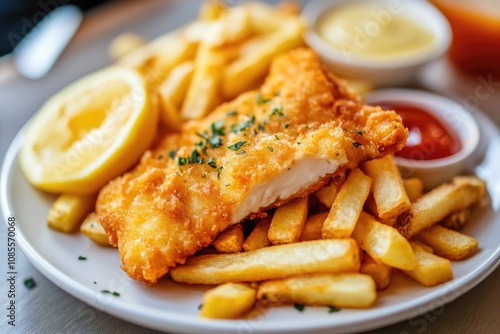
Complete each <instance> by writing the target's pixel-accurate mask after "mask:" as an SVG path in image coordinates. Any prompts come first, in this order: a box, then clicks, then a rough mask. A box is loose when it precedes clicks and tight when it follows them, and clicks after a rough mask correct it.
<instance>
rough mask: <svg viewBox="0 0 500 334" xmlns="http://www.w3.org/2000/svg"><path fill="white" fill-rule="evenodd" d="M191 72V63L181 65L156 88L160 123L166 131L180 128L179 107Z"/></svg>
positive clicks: (192, 68) (192, 67)
mask: <svg viewBox="0 0 500 334" xmlns="http://www.w3.org/2000/svg"><path fill="white" fill-rule="evenodd" d="M193 70H194V66H193V62H192V61H187V62H184V63H181V64H179V65H177V66H176V67H174V68H173V69H172V72H170V74H169V75H168V77H167V79H166V80H165V81H164V82H163V83H162V84H161V85H160V86H159V87H158V96H159V101H160V121H161V122H162V124H163V125H164V126H165V127H166V128H167V129H168V130H171V131H179V130H180V128H181V126H182V118H181V114H180V107H181V106H182V101H183V100H184V97H185V96H186V92H187V89H188V86H189V82H190V81H191V76H192V75H193Z"/></svg>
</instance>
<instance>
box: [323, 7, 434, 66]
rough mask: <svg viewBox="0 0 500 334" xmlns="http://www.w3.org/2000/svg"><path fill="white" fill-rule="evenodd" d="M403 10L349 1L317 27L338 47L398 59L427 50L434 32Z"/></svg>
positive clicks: (335, 9)
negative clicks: (409, 16)
mask: <svg viewBox="0 0 500 334" xmlns="http://www.w3.org/2000/svg"><path fill="white" fill-rule="evenodd" d="M401 10H402V8H399V9H398V8H390V7H386V8H384V7H383V6H381V5H380V4H378V5H377V4H373V3H368V2H360V3H346V4H343V5H339V6H335V7H334V8H332V9H331V10H329V11H328V12H326V13H325V14H323V15H322V16H321V17H320V19H319V20H318V23H317V24H316V29H317V32H318V34H319V36H321V38H323V39H324V40H325V41H327V42H328V43H330V44H331V45H333V46H334V47H336V48H338V49H340V50H341V51H343V52H348V53H349V54H356V55H358V56H360V57H365V58H366V57H368V58H373V59H397V58H403V57H410V56H413V55H417V54H420V53H422V52H425V51H427V50H428V48H430V47H431V46H432V44H433V42H434V36H433V34H432V33H431V32H429V31H428V30H427V29H426V28H425V27H424V26H423V25H421V24H419V23H416V22H414V21H413V20H411V19H410V18H408V17H405V16H403V15H400V13H401Z"/></svg>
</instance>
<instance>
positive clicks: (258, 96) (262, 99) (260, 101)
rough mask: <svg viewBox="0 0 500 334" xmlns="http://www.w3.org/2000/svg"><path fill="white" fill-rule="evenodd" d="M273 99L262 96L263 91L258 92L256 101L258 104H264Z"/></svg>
mask: <svg viewBox="0 0 500 334" xmlns="http://www.w3.org/2000/svg"><path fill="white" fill-rule="evenodd" d="M270 101H271V99H265V98H263V97H262V93H261V92H258V93H257V96H256V97H255V102H256V103H257V104H258V105H261V104H264V103H268V102H270Z"/></svg>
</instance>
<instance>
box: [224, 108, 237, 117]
mask: <svg viewBox="0 0 500 334" xmlns="http://www.w3.org/2000/svg"><path fill="white" fill-rule="evenodd" d="M236 115H238V112H237V111H236V110H230V111H228V112H227V113H226V116H227V117H231V116H236Z"/></svg>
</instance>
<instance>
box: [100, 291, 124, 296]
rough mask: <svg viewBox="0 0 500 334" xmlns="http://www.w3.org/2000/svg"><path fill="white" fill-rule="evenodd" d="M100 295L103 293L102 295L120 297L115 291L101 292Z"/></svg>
mask: <svg viewBox="0 0 500 334" xmlns="http://www.w3.org/2000/svg"><path fill="white" fill-rule="evenodd" d="M101 293H104V294H109V295H113V296H115V297H120V294H119V293H118V292H116V291H113V292H111V291H109V290H101Z"/></svg>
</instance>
